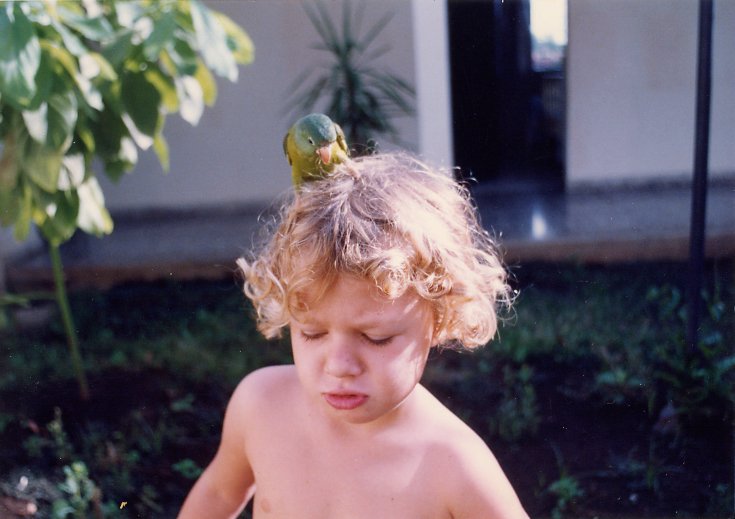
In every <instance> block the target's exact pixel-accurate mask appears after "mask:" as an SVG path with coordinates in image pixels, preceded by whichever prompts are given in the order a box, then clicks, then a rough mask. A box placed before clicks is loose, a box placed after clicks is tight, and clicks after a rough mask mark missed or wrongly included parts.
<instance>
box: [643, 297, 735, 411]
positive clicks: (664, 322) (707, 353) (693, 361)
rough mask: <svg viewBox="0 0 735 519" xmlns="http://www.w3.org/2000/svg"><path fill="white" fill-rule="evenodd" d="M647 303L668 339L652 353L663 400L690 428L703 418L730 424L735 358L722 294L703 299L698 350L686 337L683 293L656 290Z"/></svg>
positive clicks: (734, 394) (733, 396)
mask: <svg viewBox="0 0 735 519" xmlns="http://www.w3.org/2000/svg"><path fill="white" fill-rule="evenodd" d="M647 298H648V300H649V302H650V303H651V304H652V306H653V311H652V313H653V318H654V319H655V320H657V321H658V324H659V325H660V326H661V328H662V329H663V330H666V331H668V334H669V336H668V338H667V340H664V341H661V342H658V343H657V344H656V345H655V346H654V348H653V349H652V352H653V355H654V358H653V363H654V367H655V369H654V375H653V376H654V377H655V379H656V380H657V382H658V383H659V385H660V386H661V391H662V392H663V393H664V394H663V395H662V396H663V397H665V398H666V399H667V400H670V401H671V402H672V404H673V406H674V408H675V410H676V413H677V415H678V416H679V417H680V418H682V419H684V420H685V421H688V422H689V423H697V422H698V421H700V420H701V419H703V418H704V419H712V418H715V419H718V420H725V421H727V420H728V419H731V418H732V406H733V403H735V389H734V388H735V354H734V353H733V352H732V348H731V347H730V346H729V345H728V342H729V341H728V339H727V338H726V333H727V332H726V328H727V326H728V323H727V322H726V321H727V318H728V315H727V311H726V305H725V303H724V301H723V300H722V299H721V297H720V294H719V293H717V292H715V293H714V295H708V294H703V299H704V301H705V304H706V310H707V315H706V319H705V320H704V321H703V323H702V327H701V329H700V333H699V343H698V344H697V348H696V349H695V350H693V351H692V350H691V349H690V348H688V347H687V344H686V339H685V337H684V330H685V329H686V311H685V306H684V301H683V298H682V296H681V292H680V290H679V289H678V288H676V287H671V286H664V287H662V288H652V289H651V290H649V292H648V295H647ZM731 318H732V317H731V316H730V319H731ZM729 325H730V326H731V323H729Z"/></svg>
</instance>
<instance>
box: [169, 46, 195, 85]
mask: <svg viewBox="0 0 735 519" xmlns="http://www.w3.org/2000/svg"><path fill="white" fill-rule="evenodd" d="M166 54H168V57H169V58H170V59H171V62H172V63H173V65H174V67H175V68H176V73H177V74H178V75H180V76H190V75H192V74H194V73H195V72H196V70H197V66H198V62H197V55H196V52H194V49H192V48H191V46H190V45H189V43H187V42H186V41H184V40H182V39H179V38H177V39H176V41H175V42H174V44H173V45H169V46H167V47H166Z"/></svg>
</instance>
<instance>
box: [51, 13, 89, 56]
mask: <svg viewBox="0 0 735 519" xmlns="http://www.w3.org/2000/svg"><path fill="white" fill-rule="evenodd" d="M51 27H53V28H54V29H56V32H58V33H59V36H61V41H63V42H64V47H66V49H67V50H68V51H69V52H71V53H72V54H74V55H75V56H83V55H84V54H86V53H87V52H89V51H88V49H87V47H86V46H85V45H84V44H83V43H82V40H80V39H79V38H78V37H77V35H76V34H74V33H73V32H71V31H70V30H69V29H68V28H67V27H66V26H65V25H64V24H63V23H59V22H58V21H57V20H56V19H54V18H51Z"/></svg>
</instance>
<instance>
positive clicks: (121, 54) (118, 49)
mask: <svg viewBox="0 0 735 519" xmlns="http://www.w3.org/2000/svg"><path fill="white" fill-rule="evenodd" d="M134 34H135V33H134V32H133V31H130V30H123V31H120V32H118V33H117V34H116V35H115V38H114V39H113V40H112V41H111V42H110V43H108V44H106V45H105V46H104V47H103V48H102V55H103V56H104V57H105V59H106V60H107V61H108V62H109V63H110V65H112V68H113V69H118V68H119V67H120V65H122V63H123V61H125V59H126V58H127V57H128V56H130V53H131V50H132V48H133V36H134Z"/></svg>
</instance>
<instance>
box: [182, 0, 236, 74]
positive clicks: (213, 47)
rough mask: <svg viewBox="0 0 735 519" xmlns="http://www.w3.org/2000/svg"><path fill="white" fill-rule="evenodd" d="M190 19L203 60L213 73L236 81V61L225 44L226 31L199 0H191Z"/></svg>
mask: <svg viewBox="0 0 735 519" xmlns="http://www.w3.org/2000/svg"><path fill="white" fill-rule="evenodd" d="M191 19H192V22H193V23H194V30H195V31H196V39H197V45H198V46H199V51H200V52H201V53H202V57H203V58H204V62H205V63H206V64H207V66H208V67H210V68H211V69H212V70H214V72H215V74H217V75H219V76H222V77H226V78H227V79H229V80H230V81H237V63H236V62H235V58H234V56H233V55H232V52H230V48H229V47H228V45H227V33H225V30H224V29H223V28H222V25H221V24H220V23H219V21H218V20H217V18H216V17H215V16H214V15H213V14H212V13H211V12H210V11H209V9H207V8H206V7H205V6H204V5H202V4H201V3H200V2H199V0H191Z"/></svg>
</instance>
